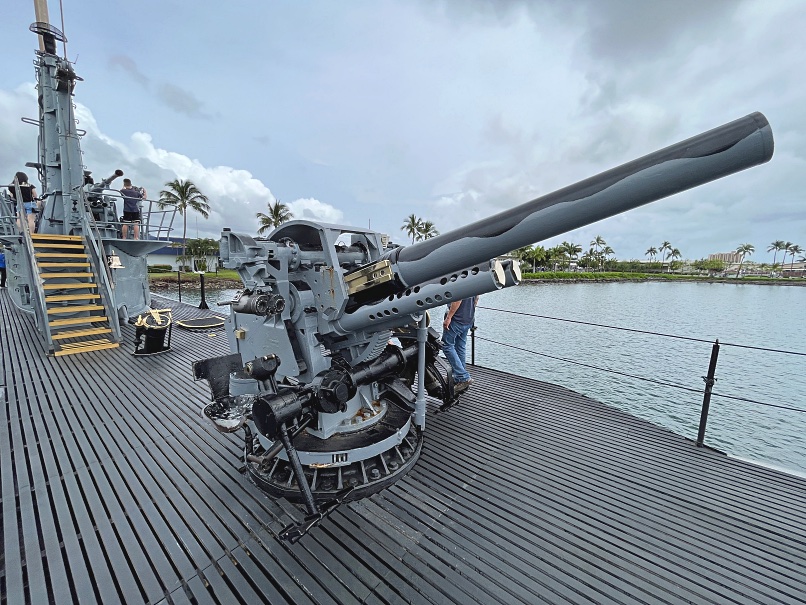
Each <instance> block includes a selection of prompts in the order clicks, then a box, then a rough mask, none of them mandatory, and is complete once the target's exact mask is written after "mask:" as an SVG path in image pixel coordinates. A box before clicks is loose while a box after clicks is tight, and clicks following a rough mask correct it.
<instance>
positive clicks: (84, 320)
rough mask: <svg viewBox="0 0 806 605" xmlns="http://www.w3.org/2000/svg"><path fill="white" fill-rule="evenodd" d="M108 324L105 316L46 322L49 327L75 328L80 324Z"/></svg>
mask: <svg viewBox="0 0 806 605" xmlns="http://www.w3.org/2000/svg"><path fill="white" fill-rule="evenodd" d="M103 322H107V323H108V322H109V320H108V319H107V318H106V316H105V315H89V316H84V317H70V318H69V319H53V320H51V321H49V322H48V325H50V327H57V328H58V327H59V326H75V325H80V324H94V323H103Z"/></svg>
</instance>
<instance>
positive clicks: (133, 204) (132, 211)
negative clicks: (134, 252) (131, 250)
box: [120, 179, 146, 239]
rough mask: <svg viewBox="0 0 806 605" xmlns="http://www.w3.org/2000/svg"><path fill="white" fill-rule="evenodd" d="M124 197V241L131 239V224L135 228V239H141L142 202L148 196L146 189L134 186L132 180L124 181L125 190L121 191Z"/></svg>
mask: <svg viewBox="0 0 806 605" xmlns="http://www.w3.org/2000/svg"><path fill="white" fill-rule="evenodd" d="M120 195H122V196H123V219H122V221H121V222H122V223H123V226H122V227H121V230H122V231H123V239H128V237H129V224H130V223H131V224H132V225H133V227H134V239H140V200H142V199H143V198H144V197H145V196H146V191H145V189H138V188H137V187H133V186H132V182H131V180H130V179H123V189H121V190H120Z"/></svg>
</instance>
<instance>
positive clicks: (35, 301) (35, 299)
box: [13, 176, 55, 355]
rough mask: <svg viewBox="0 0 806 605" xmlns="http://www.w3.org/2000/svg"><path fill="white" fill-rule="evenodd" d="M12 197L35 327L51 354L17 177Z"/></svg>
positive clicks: (40, 286) (44, 306)
mask: <svg viewBox="0 0 806 605" xmlns="http://www.w3.org/2000/svg"><path fill="white" fill-rule="evenodd" d="M13 185H14V198H15V200H16V202H17V223H18V227H19V230H20V235H21V236H22V238H21V240H22V245H23V246H24V247H25V250H26V252H27V254H25V255H24V256H26V257H27V258H28V271H29V272H30V274H31V283H30V287H29V292H30V294H31V307H32V308H33V311H34V317H35V318H36V327H37V329H38V330H39V333H40V334H42V336H43V337H44V338H45V345H46V346H47V349H48V355H52V354H53V352H54V351H55V347H54V346H53V336H52V334H51V333H50V323H49V322H48V309H47V301H45V287H44V286H45V282H44V281H42V276H41V275H40V274H39V266H38V265H37V263H36V256H35V255H36V249H35V248H34V242H33V240H32V239H31V229H30V227H29V226H28V217H27V216H26V213H25V203H24V202H23V201H22V190H21V189H20V182H19V180H17V177H16V176H15V177H14V183H13Z"/></svg>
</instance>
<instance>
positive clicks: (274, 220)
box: [255, 200, 294, 235]
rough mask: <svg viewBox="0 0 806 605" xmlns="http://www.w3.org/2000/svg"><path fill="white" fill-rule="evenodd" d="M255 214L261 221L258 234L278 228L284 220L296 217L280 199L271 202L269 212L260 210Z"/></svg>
mask: <svg viewBox="0 0 806 605" xmlns="http://www.w3.org/2000/svg"><path fill="white" fill-rule="evenodd" d="M255 216H256V217H257V219H258V220H259V221H260V227H258V229H257V234H258V235H263V234H264V233H265V232H266V231H271V230H272V229H276V228H277V227H279V226H280V225H282V224H283V223H284V222H286V221H290V220H291V219H292V218H294V215H293V214H292V213H291V210H290V209H289V208H288V206H287V205H286V204H283V203H282V202H281V201H280V200H276V201H275V202H274V203H273V204H272V203H271V202H269V213H268V214H263V213H262V212H258V213H257V214H256V215H255Z"/></svg>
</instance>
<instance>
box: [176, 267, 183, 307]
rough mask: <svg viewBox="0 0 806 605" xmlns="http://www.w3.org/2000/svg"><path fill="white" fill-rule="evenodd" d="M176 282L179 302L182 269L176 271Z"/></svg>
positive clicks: (180, 299)
mask: <svg viewBox="0 0 806 605" xmlns="http://www.w3.org/2000/svg"><path fill="white" fill-rule="evenodd" d="M176 283H178V284H179V302H182V270H181V269H180V270H179V271H177V272H176Z"/></svg>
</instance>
